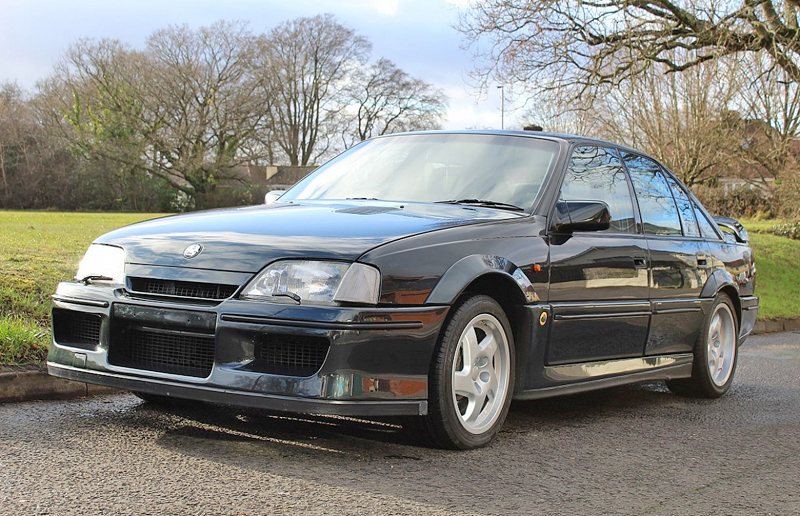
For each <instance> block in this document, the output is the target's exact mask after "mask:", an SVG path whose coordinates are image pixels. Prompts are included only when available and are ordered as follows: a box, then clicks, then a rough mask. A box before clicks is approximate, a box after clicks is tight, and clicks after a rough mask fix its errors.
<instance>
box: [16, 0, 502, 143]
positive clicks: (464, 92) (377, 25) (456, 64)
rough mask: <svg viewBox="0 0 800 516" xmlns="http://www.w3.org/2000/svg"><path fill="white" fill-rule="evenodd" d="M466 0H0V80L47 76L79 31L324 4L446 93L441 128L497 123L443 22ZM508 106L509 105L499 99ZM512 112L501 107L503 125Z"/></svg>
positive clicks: (264, 21)
mask: <svg viewBox="0 0 800 516" xmlns="http://www.w3.org/2000/svg"><path fill="white" fill-rule="evenodd" d="M466 2H467V0H360V1H359V0H316V1H314V0H261V1H256V0H250V1H248V0H216V1H212V0H191V1H190V0H136V1H130V0H116V1H115V0H69V1H59V0H51V1H46V0H0V82H6V81H16V82H18V83H19V84H20V86H22V87H24V88H26V89H32V88H34V86H35V84H36V81H38V80H39V79H42V78H43V77H45V76H47V75H48V74H49V73H50V70H51V69H52V66H53V63H54V62H55V61H57V60H58V59H59V57H60V56H61V55H62V53H63V52H64V51H65V50H66V48H67V46H68V45H69V44H70V43H71V42H73V41H75V40H76V39H78V38H81V37H91V38H115V39H120V40H122V41H124V42H126V43H129V44H131V45H133V46H135V47H141V46H143V45H144V41H145V39H146V38H147V36H148V35H149V34H151V33H152V32H153V31H154V30H156V29H159V28H162V27H165V26H167V25H173V24H188V25H189V26H190V27H194V28H196V27H201V26H203V25H209V24H211V23H213V22H215V21H217V20H220V19H225V20H246V21H248V22H249V23H250V26H251V28H252V30H253V31H254V32H258V33H261V32H266V31H268V30H269V29H270V28H272V27H274V26H275V25H277V24H278V23H280V22H281V21H284V20H288V19H292V18H296V17H300V16H313V15H315V14H321V13H333V14H335V15H336V16H337V17H338V19H339V21H340V22H342V23H344V24H345V25H348V26H350V27H352V28H353V29H355V30H356V32H358V33H359V34H361V35H363V36H366V37H367V38H368V39H369V40H370V41H371V42H372V45H373V51H372V58H373V60H376V59H377V58H379V57H386V58H388V59H391V60H392V61H394V62H395V63H396V64H397V65H398V66H399V67H400V68H402V69H403V70H405V71H407V72H408V73H410V74H411V75H413V76H415V77H418V78H420V79H423V80H425V81H427V82H430V83H432V84H435V85H436V86H438V87H440V88H442V89H443V90H444V91H445V93H446V94H447V96H448V97H449V99H450V109H449V111H448V116H447V120H446V121H445V124H444V126H445V128H447V129H464V128H499V127H500V91H499V90H497V89H495V88H492V90H491V91H489V92H488V95H485V96H484V97H483V98H478V97H477V96H476V92H475V91H474V90H472V89H471V88H470V87H469V86H468V78H467V73H468V71H469V70H470V69H471V68H472V62H471V56H470V53H469V52H467V51H464V50H462V49H461V48H460V45H461V42H462V40H461V35H460V34H459V33H458V32H456V30H455V29H453V27H452V26H453V24H454V23H455V22H456V20H457V18H458V12H459V9H463V6H464V5H465V4H466ZM506 107H507V108H509V106H508V105H507V106H506ZM513 118H514V117H513V115H509V114H508V113H507V114H506V126H510V125H512V124H513V122H510V120H512V119H513Z"/></svg>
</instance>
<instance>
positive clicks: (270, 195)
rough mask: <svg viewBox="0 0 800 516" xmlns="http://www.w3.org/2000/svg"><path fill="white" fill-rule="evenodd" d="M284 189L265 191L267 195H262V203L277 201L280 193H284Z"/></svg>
mask: <svg viewBox="0 0 800 516" xmlns="http://www.w3.org/2000/svg"><path fill="white" fill-rule="evenodd" d="M285 193H286V190H270V191H269V192H267V195H265V196H264V204H272V203H273V202H275V201H277V200H278V199H279V198H280V196H281V195H283V194H285Z"/></svg>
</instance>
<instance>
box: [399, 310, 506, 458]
mask: <svg viewBox="0 0 800 516" xmlns="http://www.w3.org/2000/svg"><path fill="white" fill-rule="evenodd" d="M470 363H471V364H472V367H469V366H468V365H467V364H470ZM513 392H514V337H513V334H512V332H511V325H510V324H509V321H508V318H507V317H506V315H505V313H504V312H503V309H502V308H501V307H500V305H499V304H498V303H497V302H496V301H495V300H494V299H492V298H491V297H489V296H483V295H477V296H472V297H469V298H466V299H464V300H463V301H462V302H461V303H459V304H458V305H457V306H455V307H454V308H453V314H452V316H451V317H450V319H449V320H448V322H447V325H446V327H445V330H444V332H443V333H442V336H441V338H440V339H439V342H438V344H437V347H436V350H435V352H434V354H433V360H432V363H431V371H430V375H429V383H428V415H426V416H421V417H415V418H411V420H410V421H407V426H409V427H410V429H411V430H412V431H413V432H414V433H415V434H416V435H415V437H416V438H417V439H419V440H421V441H422V442H423V443H424V444H427V445H435V446H438V447H441V448H450V449H460V450H467V449H472V448H479V447H481V446H484V445H485V444H486V443H488V442H489V441H491V440H492V438H493V437H494V436H495V434H497V432H499V431H500V428H501V427H502V426H503V422H504V421H505V419H506V416H507V415H508V409H509V406H510V405H511V395H512V393H513Z"/></svg>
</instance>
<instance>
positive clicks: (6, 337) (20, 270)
mask: <svg viewBox="0 0 800 516" xmlns="http://www.w3.org/2000/svg"><path fill="white" fill-rule="evenodd" d="M157 216H159V215H156V214H142V213H58V212H33V211H0V365H2V364H6V365H8V364H29V363H40V362H41V361H42V360H44V357H45V353H46V352H47V344H48V342H49V340H50V294H52V293H53V292H54V291H55V287H56V284H57V283H58V282H59V281H63V280H67V279H70V278H72V277H73V275H74V274H75V271H76V270H77V268H78V262H79V261H80V259H81V257H82V256H83V253H84V251H86V248H87V247H88V245H89V244H90V243H91V242H92V241H93V240H94V239H95V238H96V237H98V236H100V235H102V234H103V233H105V232H107V231H109V230H111V229H114V228H118V227H120V226H124V225H126V224H132V223H134V222H138V221H141V220H146V219H151V218H154V217H157ZM781 222H783V221H779V220H768V221H755V220H746V221H744V224H745V227H747V229H748V231H749V232H750V235H751V238H752V245H753V248H754V250H755V254H756V265H757V267H758V276H757V280H756V281H757V294H758V296H759V297H760V298H761V310H760V311H759V318H762V319H764V318H767V319H770V318H778V317H791V318H800V240H790V239H788V238H785V237H779V236H775V235H771V234H768V232H769V230H770V229H771V228H772V226H774V225H775V224H778V223H781Z"/></svg>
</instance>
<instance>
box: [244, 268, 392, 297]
mask: <svg viewBox="0 0 800 516" xmlns="http://www.w3.org/2000/svg"><path fill="white" fill-rule="evenodd" d="M380 278H381V273H380V272H378V269H376V268H374V267H370V266H369V265H364V264H363V263H344V262H322V261H314V260H284V261H280V262H275V263H273V264H272V265H270V266H269V267H267V268H266V269H264V270H263V271H261V273H259V274H258V275H257V276H256V277H255V278H253V280H252V281H250V283H248V285H247V287H245V289H244V290H243V291H242V294H241V296H240V297H241V298H242V299H252V300H264V299H269V298H272V297H275V296H285V297H290V298H293V299H295V300H296V301H301V302H302V301H306V302H311V303H333V302H334V301H343V302H349V303H366V304H373V305H374V304H377V303H378V298H379V296H380V288H381V281H380Z"/></svg>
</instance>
